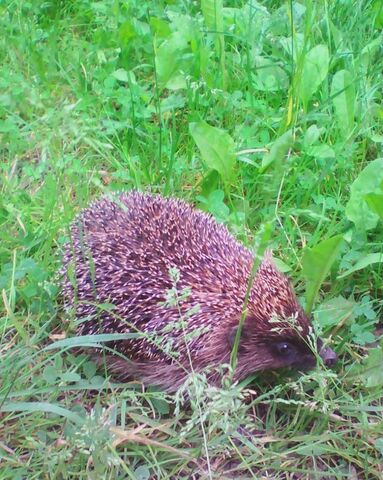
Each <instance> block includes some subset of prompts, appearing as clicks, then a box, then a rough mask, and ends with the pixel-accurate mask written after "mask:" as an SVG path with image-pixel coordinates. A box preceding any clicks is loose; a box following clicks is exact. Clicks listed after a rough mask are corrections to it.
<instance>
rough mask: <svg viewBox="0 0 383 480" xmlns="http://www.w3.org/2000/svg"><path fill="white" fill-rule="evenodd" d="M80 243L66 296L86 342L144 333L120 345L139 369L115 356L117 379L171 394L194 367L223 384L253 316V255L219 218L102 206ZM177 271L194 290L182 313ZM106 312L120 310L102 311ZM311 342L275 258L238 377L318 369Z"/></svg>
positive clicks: (81, 225) (173, 206) (257, 299)
mask: <svg viewBox="0 0 383 480" xmlns="http://www.w3.org/2000/svg"><path fill="white" fill-rule="evenodd" d="M71 234H72V242H71V244H69V245H68V246H67V248H66V251H65V255H64V280H63V294H64V299H65V304H66V306H67V307H68V308H73V309H74V310H75V313H76V317H77V318H78V319H79V320H80V323H79V325H78V334H79V335H86V334H96V333H128V332H142V336H140V338H135V339H129V340H123V341H118V342H115V343H114V344H113V345H112V347H113V348H114V349H115V350H116V351H117V352H118V353H119V354H122V355H124V356H126V357H127V359H129V360H127V361H125V360H123V359H121V357H120V356H115V355H108V356H107V359H108V365H109V368H110V370H111V371H112V372H114V373H117V374H118V375H119V377H122V378H136V379H141V380H143V381H144V382H146V383H152V384H157V385H160V386H162V387H164V388H166V389H168V390H173V389H176V388H177V387H178V386H179V385H180V384H181V383H182V382H183V381H184V379H185V378H186V375H187V373H188V372H190V371H191V368H192V367H191V365H192V366H193V369H194V370H195V371H201V370H203V369H205V368H210V372H211V373H210V377H211V380H212V381H218V375H217V374H216V372H217V368H218V367H219V365H221V364H223V363H229V360H230V352H231V349H232V345H233V338H235V332H236V328H237V327H238V323H239V319H240V317H241V314H242V310H243V307H244V299H245V295H246V289H247V285H248V282H249V279H250V275H251V269H252V265H253V256H252V254H251V252H250V251H249V250H248V249H246V248H245V247H244V246H242V245H240V244H239V243H238V242H237V241H236V240H235V239H234V238H233V237H232V236H231V235H230V233H229V232H228V230H227V229H226V228H225V227H224V226H222V225H219V224H217V223H216V222H215V221H214V220H213V219H212V218H211V217H210V216H209V215H207V214H205V213H202V212H199V211H197V210H194V209H192V208H191V207H190V206H189V205H187V204H186V203H184V202H182V201H180V200H175V199H165V198H163V197H160V196H152V195H145V194H141V193H137V192H133V193H128V194H122V195H120V196H118V197H114V198H103V199H101V200H99V201H98V202H96V203H94V204H93V205H91V206H90V207H89V208H88V209H86V210H85V211H83V212H82V214H80V215H79V217H78V218H77V219H76V220H75V222H74V223H73V226H72V230H71ZM171 269H176V270H177V272H178V275H179V279H178V281H177V283H176V290H177V292H178V294H179V292H185V289H187V290H188V294H185V295H182V298H181V300H179V301H178V302H176V303H175V304H174V302H173V303H171V302H169V301H168V302H167V301H166V300H167V292H168V291H169V290H170V289H172V288H173V287H174V286H175V285H174V281H172V279H171V275H170V273H169V271H170V270H171ZM69 272H72V274H69ZM70 277H74V279H75V281H74V282H71V281H70ZM105 303H111V304H113V305H114V309H113V310H112V311H110V310H102V309H98V308H97V305H99V304H105ZM310 333H311V328H310V321H309V319H308V318H307V316H306V315H305V314H304V312H303V310H302V309H301V307H300V306H299V304H298V302H297V300H296V297H295V294H294V292H293V290H292V288H291V286H290V284H289V282H288V280H287V278H286V277H285V276H284V275H282V274H281V273H280V272H278V271H277V270H276V268H275V266H274V265H273V263H272V260H271V259H270V258H269V257H268V256H266V258H265V259H264V260H263V262H262V264H261V266H260V267H259V269H258V271H257V275H256V277H255V280H254V283H253V285H252V288H251V293H250V297H249V302H248V305H247V316H246V320H245V322H244V325H243V330H242V332H241V339H240V343H239V349H238V363H237V367H236V371H235V378H236V379H237V380H239V379H242V378H244V377H246V376H247V375H249V374H250V373H253V372H256V371H259V370H268V369H277V368H282V367H298V368H302V367H311V366H313V365H315V355H314V354H313V352H312V350H311V348H310ZM108 346H110V344H108ZM326 352H327V353H328V356H329V357H331V354H330V353H329V349H326ZM331 352H332V351H331ZM332 353H333V352H332ZM102 358H104V357H102V356H101V355H100V356H99V357H98V359H99V360H100V362H101V359H102ZM333 360H334V358H333ZM325 361H326V358H325Z"/></svg>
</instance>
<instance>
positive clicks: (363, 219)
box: [346, 158, 383, 230]
mask: <svg viewBox="0 0 383 480" xmlns="http://www.w3.org/2000/svg"><path fill="white" fill-rule="evenodd" d="M382 182H383V158H378V159H376V160H374V161H373V162H370V163H369V164H368V165H367V167H366V168H364V169H363V170H362V171H361V172H360V173H359V175H358V177H357V178H356V180H354V183H353V184H352V185H351V188H350V192H351V193H350V200H349V201H348V202H347V205H346V216H347V218H348V219H349V220H351V221H352V222H353V223H355V225H356V227H357V228H359V229H361V230H371V229H373V228H375V227H376V225H377V223H378V220H379V216H378V214H377V213H376V212H375V211H373V210H372V209H371V208H370V206H369V204H368V203H367V201H366V195H368V194H370V193H377V194H379V195H380V194H381V193H382V190H381V185H382ZM370 202H371V200H370Z"/></svg>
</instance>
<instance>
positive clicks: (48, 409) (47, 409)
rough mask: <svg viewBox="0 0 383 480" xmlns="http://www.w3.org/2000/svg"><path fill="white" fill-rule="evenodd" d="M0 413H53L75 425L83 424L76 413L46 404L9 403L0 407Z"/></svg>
mask: <svg viewBox="0 0 383 480" xmlns="http://www.w3.org/2000/svg"><path fill="white" fill-rule="evenodd" d="M0 412H25V413H35V412H40V413H54V414H55V415H59V416H60V417H65V418H67V419H68V420H70V421H71V422H73V423H76V424H77V425H82V424H83V423H84V421H83V419H82V418H81V417H80V415H77V413H73V412H71V411H70V410H67V409H66V408H63V407H60V406H59V405H55V404H53V403H48V402H9V403H5V404H4V405H2V406H1V407H0Z"/></svg>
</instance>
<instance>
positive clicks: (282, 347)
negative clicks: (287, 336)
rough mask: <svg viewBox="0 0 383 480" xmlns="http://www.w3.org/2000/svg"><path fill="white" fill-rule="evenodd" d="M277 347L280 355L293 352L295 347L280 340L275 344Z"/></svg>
mask: <svg viewBox="0 0 383 480" xmlns="http://www.w3.org/2000/svg"><path fill="white" fill-rule="evenodd" d="M275 349H276V350H277V352H278V353H279V354H280V355H283V356H287V355H290V354H291V353H293V351H294V348H293V347H292V345H291V344H290V343H288V342H280V343H277V344H276V345H275Z"/></svg>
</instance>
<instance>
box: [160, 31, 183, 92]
mask: <svg viewBox="0 0 383 480" xmlns="http://www.w3.org/2000/svg"><path fill="white" fill-rule="evenodd" d="M188 49H189V46H188V37H187V35H186V34H185V35H184V34H182V33H181V32H174V33H173V34H172V35H171V36H170V37H169V38H168V39H166V40H165V41H163V42H162V43H161V45H160V46H159V47H158V48H156V51H155V55H156V71H157V79H158V84H159V86H160V88H165V87H166V88H171V89H174V90H177V89H179V88H184V87H186V81H185V78H184V75H183V74H182V73H181V70H184V69H186V71H187V70H188V69H187V63H190V57H191V54H187V50H188ZM188 60H189V62H188Z"/></svg>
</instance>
